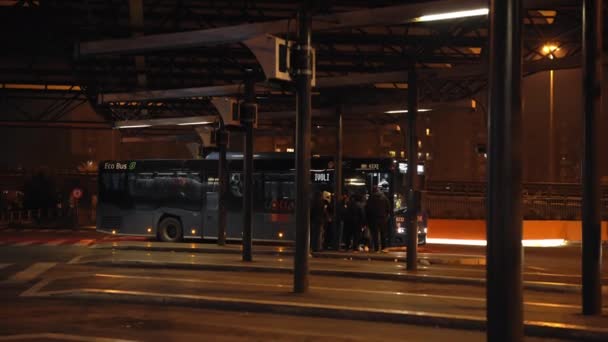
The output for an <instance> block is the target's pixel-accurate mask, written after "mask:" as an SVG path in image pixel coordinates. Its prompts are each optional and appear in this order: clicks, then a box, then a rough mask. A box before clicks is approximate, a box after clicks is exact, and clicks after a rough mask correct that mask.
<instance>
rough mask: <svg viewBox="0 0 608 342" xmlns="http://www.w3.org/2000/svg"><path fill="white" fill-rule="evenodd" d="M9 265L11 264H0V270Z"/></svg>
mask: <svg viewBox="0 0 608 342" xmlns="http://www.w3.org/2000/svg"><path fill="white" fill-rule="evenodd" d="M10 265H12V264H0V270H1V269H3V268H7V267H9V266H10Z"/></svg>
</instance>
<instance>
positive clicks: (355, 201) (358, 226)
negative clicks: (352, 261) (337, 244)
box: [347, 194, 366, 251]
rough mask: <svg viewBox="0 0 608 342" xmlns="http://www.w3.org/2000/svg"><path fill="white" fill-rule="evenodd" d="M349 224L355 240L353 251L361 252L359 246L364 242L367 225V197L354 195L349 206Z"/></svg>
mask: <svg viewBox="0 0 608 342" xmlns="http://www.w3.org/2000/svg"><path fill="white" fill-rule="evenodd" d="M347 216H348V222H349V224H350V225H351V228H350V231H351V234H352V235H351V236H352V239H353V244H352V249H353V251H358V250H359V245H360V244H361V242H362V240H363V239H362V237H363V228H364V227H365V224H366V219H365V197H364V196H363V195H361V194H353V195H352V196H351V201H350V203H349V205H348V211H347Z"/></svg>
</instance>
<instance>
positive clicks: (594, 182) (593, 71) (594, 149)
mask: <svg viewBox="0 0 608 342" xmlns="http://www.w3.org/2000/svg"><path fill="white" fill-rule="evenodd" d="M601 15H602V1H601V0H584V1H583V37H582V38H583V175H582V183H583V203H582V209H583V212H582V220H583V247H582V248H583V260H582V264H583V265H582V269H583V274H582V275H583V277H582V282H583V291H582V294H583V314H585V315H600V314H601V313H602V278H601V262H602V235H601V225H600V191H601V190H600V178H599V177H600V175H599V147H600V140H599V134H600V132H599V127H600V115H601V101H602V97H601V87H600V83H601V82H600V81H601V79H602V64H601V53H602V48H601V46H602V25H601V20H602V17H601Z"/></svg>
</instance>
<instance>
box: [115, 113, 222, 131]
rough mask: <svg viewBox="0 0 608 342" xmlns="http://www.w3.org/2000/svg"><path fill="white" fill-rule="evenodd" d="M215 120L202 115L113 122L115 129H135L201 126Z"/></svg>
mask: <svg viewBox="0 0 608 342" xmlns="http://www.w3.org/2000/svg"><path fill="white" fill-rule="evenodd" d="M216 120H217V116H216V115H203V116H186V117H175V118H163V119H148V120H124V121H116V122H114V127H115V128H130V127H133V128H137V127H134V126H140V127H141V126H145V127H151V126H152V127H153V126H188V125H191V124H199V125H200V124H202V123H203V122H206V123H212V122H215V121H216Z"/></svg>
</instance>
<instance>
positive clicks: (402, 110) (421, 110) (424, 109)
mask: <svg viewBox="0 0 608 342" xmlns="http://www.w3.org/2000/svg"><path fill="white" fill-rule="evenodd" d="M431 110H432V109H430V108H420V109H418V113H420V112H430V111H431ZM407 112H408V111H407V109H396V110H387V111H386V112H384V113H385V114H402V113H407Z"/></svg>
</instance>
